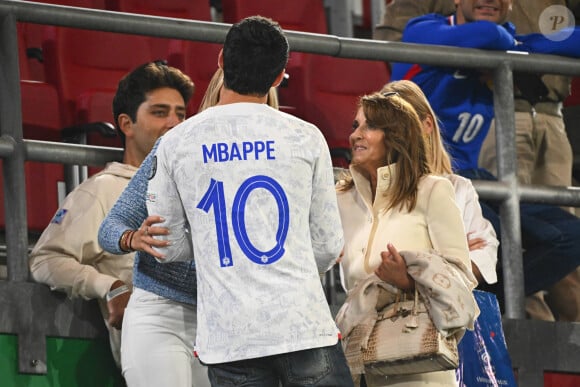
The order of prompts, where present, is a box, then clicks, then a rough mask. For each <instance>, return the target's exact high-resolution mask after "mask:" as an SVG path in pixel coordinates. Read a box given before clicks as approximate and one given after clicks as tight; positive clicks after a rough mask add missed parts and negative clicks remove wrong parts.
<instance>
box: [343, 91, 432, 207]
mask: <svg viewBox="0 0 580 387" xmlns="http://www.w3.org/2000/svg"><path fill="white" fill-rule="evenodd" d="M359 107H360V108H362V110H363V113H364V115H365V119H366V122H367V125H368V126H369V127H370V128H374V129H378V130H382V131H383V132H384V133H385V136H384V144H385V147H386V149H387V152H388V155H387V159H386V160H385V166H386V165H389V168H394V170H395V171H394V179H393V180H392V181H391V183H390V185H389V187H388V188H387V191H386V192H385V196H386V197H388V198H389V205H388V207H387V210H388V209H390V208H394V207H397V206H401V207H406V208H407V209H408V211H412V210H413V209H414V208H415V206H416V204H417V191H418V186H419V181H420V180H421V178H422V177H423V176H424V175H427V174H429V173H430V169H429V163H428V161H427V158H426V153H427V152H426V151H425V141H424V139H423V125H422V124H421V120H420V119H419V116H418V115H417V112H415V109H414V108H413V106H411V104H410V103H408V102H407V101H405V100H404V99H403V98H401V97H400V96H398V95H397V93H387V94H385V93H380V92H376V93H373V94H370V95H365V96H363V97H361V98H360V100H359ZM392 163H396V164H394V165H392V166H391V165H390V164H392ZM352 166H353V168H355V169H356V168H358V166H357V165H356V164H354V163H353V164H352ZM353 185H354V182H353V181H352V177H351V178H350V179H346V182H345V184H344V185H342V186H340V187H339V188H338V189H339V190H340V191H346V190H348V189H350V188H352V187H353Z"/></svg>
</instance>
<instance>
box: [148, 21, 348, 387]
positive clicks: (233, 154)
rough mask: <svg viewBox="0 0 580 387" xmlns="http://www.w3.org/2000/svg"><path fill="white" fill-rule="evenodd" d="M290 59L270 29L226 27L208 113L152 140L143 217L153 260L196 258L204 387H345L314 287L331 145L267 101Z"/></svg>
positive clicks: (335, 243)
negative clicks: (152, 233)
mask: <svg viewBox="0 0 580 387" xmlns="http://www.w3.org/2000/svg"><path fill="white" fill-rule="evenodd" d="M288 52H289V47H288V41H287V39H286V37H285V36H284V34H283V32H282V30H281V28H280V26H279V25H278V24H277V23H276V22H273V21H272V20H270V19H267V18H263V17H260V16H254V17H249V18H246V19H244V20H242V21H241V22H239V23H236V24H234V25H233V26H232V27H231V29H230V30H229V32H228V34H227V36H226V40H225V43H224V47H223V50H222V51H221V52H220V55H219V58H218V63H219V64H220V67H221V68H222V69H223V71H224V87H223V89H222V92H221V95H220V100H219V103H218V105H217V106H214V107H211V108H209V109H206V110H205V111H203V112H201V113H200V114H198V115H196V116H194V117H192V118H190V119H189V120H187V121H186V122H185V123H184V124H183V125H181V126H180V127H179V128H177V130H174V131H173V132H170V133H168V135H167V136H164V137H163V138H162V139H161V141H160V143H159V146H158V149H157V153H156V161H155V167H154V168H153V169H152V173H151V177H150V180H149V188H148V193H147V208H148V211H149V213H150V214H158V215H160V216H161V217H162V218H163V219H164V221H163V222H161V223H160V224H159V225H160V226H162V227H167V228H168V229H169V234H168V235H167V236H165V237H164V238H166V239H167V241H168V242H169V243H167V244H166V246H165V247H156V249H155V250H154V251H152V253H153V255H154V256H156V257H157V258H158V259H159V260H160V261H174V260H188V259H191V258H192V257H194V259H195V265H196V270H197V297H198V298H197V308H198V309H197V336H196V351H197V353H198V355H199V358H200V360H201V361H202V362H203V363H205V364H207V365H208V375H209V378H210V382H211V383H212V385H213V386H224V385H264V386H265V385H268V386H270V385H271V386H278V384H281V385H282V386H290V385H292V386H352V385H353V382H352V379H351V376H350V372H349V369H348V366H347V363H346V359H345V357H344V353H343V351H342V347H341V344H340V342H339V331H338V328H337V327H336V324H335V322H334V320H333V318H332V315H331V313H330V308H329V306H328V304H327V301H326V298H325V294H324V291H323V288H322V285H321V281H320V274H321V273H324V272H326V271H327V270H328V269H329V268H330V267H332V266H333V265H334V264H335V263H336V259H337V257H338V256H339V254H340V252H341V250H342V247H343V234H342V228H341V224H340V217H339V213H338V206H337V200H336V195H335V193H334V176H333V169H332V165H331V159H330V153H329V150H328V146H327V145H326V142H325V140H324V137H323V136H322V134H321V132H320V131H319V130H318V128H316V127H315V126H314V125H312V124H310V123H307V122H305V121H302V120H300V119H298V118H296V117H294V116H291V115H288V114H285V113H282V112H280V111H278V110H276V109H273V108H271V107H269V106H267V105H266V99H267V93H268V90H269V89H270V88H271V87H272V86H276V85H278V84H279V83H280V82H281V80H282V78H283V76H284V69H285V66H286V63H287V60H288ZM186 225H189V227H190V232H183V230H184V227H185V226H186Z"/></svg>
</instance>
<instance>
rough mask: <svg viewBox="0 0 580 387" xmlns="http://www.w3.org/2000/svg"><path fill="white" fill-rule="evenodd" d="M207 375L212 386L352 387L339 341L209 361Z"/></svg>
mask: <svg viewBox="0 0 580 387" xmlns="http://www.w3.org/2000/svg"><path fill="white" fill-rule="evenodd" d="M208 376H209V380H210V382H211V385H212V386H214V387H218V386H219V387H228V386H243V387H279V386H284V387H286V386H288V387H290V386H295V387H299V386H328V387H342V386H345V387H347V386H348V387H353V386H354V384H353V382H352V377H351V375H350V371H349V369H348V365H347V363H346V358H345V357H344V353H343V351H342V346H341V344H340V341H339V342H338V343H337V344H336V345H333V346H330V347H322V348H313V349H307V350H304V351H298V352H290V353H284V354H280V355H274V356H267V357H260V358H256V359H248V360H241V361H235V362H230V363H222V364H209V365H208Z"/></svg>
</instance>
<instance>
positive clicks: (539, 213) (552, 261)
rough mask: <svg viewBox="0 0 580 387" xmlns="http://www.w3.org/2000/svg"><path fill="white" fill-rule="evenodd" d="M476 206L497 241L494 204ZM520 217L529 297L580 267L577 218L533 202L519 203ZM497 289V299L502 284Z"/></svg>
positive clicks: (473, 175)
mask: <svg viewBox="0 0 580 387" xmlns="http://www.w3.org/2000/svg"><path fill="white" fill-rule="evenodd" d="M457 173H458V174H459V175H461V176H463V177H466V178H468V179H472V180H497V179H496V178H495V176H493V175H492V174H491V173H490V172H488V171H486V170H484V169H470V170H462V171H458V172H457ZM480 204H481V209H482V212H483V216H484V217H485V218H486V219H487V220H489V221H490V222H491V224H492V225H493V228H494V229H495V232H496V233H497V235H498V238H500V235H501V234H500V232H501V230H500V221H499V215H498V214H499V205H498V203H497V202H492V201H486V200H480ZM520 218H521V219H520V220H521V232H522V250H523V265H524V282H525V294H526V295H530V294H533V293H535V292H537V291H539V290H545V289H548V288H549V287H550V286H552V285H554V284H555V283H556V282H558V281H559V280H561V279H562V278H564V277H565V276H566V275H567V274H569V273H570V272H572V271H574V270H575V269H576V268H577V267H578V266H580V219H579V218H578V217H576V216H574V215H572V214H571V213H569V212H567V211H564V210H563V209H561V208H560V207H558V206H554V205H549V204H535V203H521V204H520ZM502 259H506V257H502ZM500 271H501V266H500V267H498V272H500ZM500 278H501V277H500ZM498 288H499V291H500V294H498V298H500V296H501V295H502V293H501V292H503V285H500V286H499V287H498ZM492 290H493V289H492ZM494 292H495V291H494ZM495 293H496V294H497V292H495ZM502 298H503V297H502Z"/></svg>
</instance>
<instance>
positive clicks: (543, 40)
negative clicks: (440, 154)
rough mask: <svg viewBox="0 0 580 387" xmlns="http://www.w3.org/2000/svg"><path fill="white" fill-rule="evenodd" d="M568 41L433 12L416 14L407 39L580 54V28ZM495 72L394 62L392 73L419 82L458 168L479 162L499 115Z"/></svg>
mask: <svg viewBox="0 0 580 387" xmlns="http://www.w3.org/2000/svg"><path fill="white" fill-rule="evenodd" d="M570 32H571V33H572V34H571V36H570V37H569V38H567V39H565V40H563V41H553V40H550V39H549V38H548V37H546V36H544V35H542V34H529V35H516V33H515V28H514V26H513V25H512V24H511V23H506V24H504V25H498V24H495V23H492V22H488V21H476V22H470V23H465V24H461V25H456V24H455V16H442V15H437V14H429V15H425V16H421V17H418V18H414V19H411V20H410V21H409V23H408V24H407V26H406V27H405V30H404V31H403V38H402V41H403V42H407V43H420V44H436V45H445V46H455V47H464V48H477V49H487V50H498V51H506V50H514V51H527V52H533V53H542V54H560V55H566V56H572V57H580V30H579V29H578V28H576V29H573V30H572V31H570ZM491 78H492V77H491V74H486V73H483V72H480V71H477V70H470V69H458V68H451V67H437V66H427V65H419V64H409V63H394V64H393V71H392V79H393V80H397V79H408V80H412V81H413V82H415V83H417V84H418V85H419V86H420V87H421V89H422V90H423V92H424V93H425V95H426V96H427V99H428V100H429V102H430V103H431V106H432V107H433V110H434V111H435V113H436V114H437V116H438V118H439V120H440V121H441V124H442V125H441V132H442V135H443V139H444V141H445V143H446V146H447V150H448V151H449V153H450V154H451V157H452V159H453V168H454V170H456V171H457V170H463V169H472V168H477V166H478V165H477V161H478V158H479V152H480V150H481V145H482V143H483V140H484V139H485V136H486V135H487V133H488V131H489V127H490V124H491V122H492V120H493V117H494V111H493V92H492V90H491V86H492V84H491Z"/></svg>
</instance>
